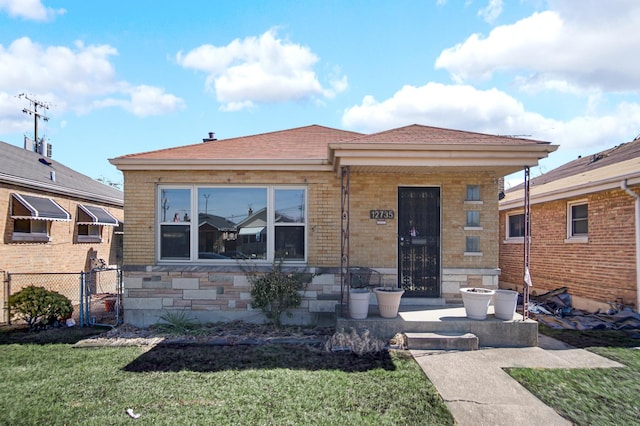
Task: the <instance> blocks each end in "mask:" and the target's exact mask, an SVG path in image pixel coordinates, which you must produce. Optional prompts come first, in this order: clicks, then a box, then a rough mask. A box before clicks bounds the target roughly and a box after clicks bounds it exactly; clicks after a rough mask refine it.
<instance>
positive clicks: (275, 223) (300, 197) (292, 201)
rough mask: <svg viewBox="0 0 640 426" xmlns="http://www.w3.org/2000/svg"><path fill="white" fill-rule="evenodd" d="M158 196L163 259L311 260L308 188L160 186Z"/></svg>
mask: <svg viewBox="0 0 640 426" xmlns="http://www.w3.org/2000/svg"><path fill="white" fill-rule="evenodd" d="M158 200H159V201H158V202H159V205H158V215H159V217H160V220H159V223H160V225H159V241H160V244H159V247H160V250H159V259H160V260H167V261H171V260H185V261H201V262H224V261H225V260H226V261H229V260H237V259H245V260H257V261H260V260H262V261H272V260H273V259H279V258H284V259H291V260H301V261H302V260H305V248H306V217H307V214H306V208H307V207H306V190H305V189H304V188H289V187H286V188H285V187H271V186H266V187H235V186H234V187H229V186H193V187H189V188H187V187H183V188H177V187H160V188H159V197H158ZM192 211H193V214H192ZM196 212H197V213H196ZM192 217H193V219H191V218H192ZM196 218H197V220H196Z"/></svg>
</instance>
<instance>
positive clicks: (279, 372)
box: [0, 332, 453, 425]
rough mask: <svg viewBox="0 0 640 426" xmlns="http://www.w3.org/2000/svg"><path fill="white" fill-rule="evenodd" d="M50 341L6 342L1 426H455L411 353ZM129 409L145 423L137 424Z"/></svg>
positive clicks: (0, 348)
mask: <svg viewBox="0 0 640 426" xmlns="http://www.w3.org/2000/svg"><path fill="white" fill-rule="evenodd" d="M0 334H2V333H1V332H0ZM36 340H37V339H36ZM43 340H45V342H38V341H36V342H31V343H24V340H23V341H22V342H23V343H12V339H10V338H7V336H4V338H3V337H0V377H2V380H1V381H0V412H2V413H3V414H2V417H1V419H0V423H2V424H12V425H29V424H34V425H36V424H38V425H40V424H52V425H53V424H59V425H62V424H100V425H104V424H109V425H117V424H132V422H138V423H139V424H167V425H169V424H170V425H177V424H216V425H224V424H234V425H239V424H247V425H260V424H269V425H272V424H345V425H346V424H358V425H360V424H375V425H381V424H389V425H391V424H394V425H395V424H412V425H413V424H434V425H436V424H437V425H445V424H453V419H452V417H451V415H450V413H449V411H448V410H447V408H446V406H445V405H444V403H443V402H442V399H441V398H440V396H439V395H438V393H437V391H436V390H435V388H434V387H433V385H431V383H430V382H429V381H428V380H427V379H426V377H425V375H424V373H423V372H422V370H421V369H420V367H419V366H418V365H417V364H416V363H415V361H413V359H412V358H411V357H410V355H408V354H407V353H405V352H384V353H382V354H381V355H377V356H363V357H356V356H354V355H351V354H347V353H328V352H323V351H322V350H321V349H319V348H316V347H312V346H305V345H261V346H222V347H216V346H189V345H183V346H175V345H173V346H156V347H155V348H153V349H151V350H148V351H147V350H146V349H145V348H140V347H120V348H92V349H88V348H84V349H80V348H73V347H72V346H71V345H70V344H69V343H64V344H56V343H48V342H46V339H43ZM13 341H15V339H13ZM43 343H44V344H43ZM128 408H131V409H133V412H134V413H135V414H140V416H141V417H140V418H139V419H138V420H133V419H132V418H130V417H129V416H128V414H127V413H126V410H127V409H128Z"/></svg>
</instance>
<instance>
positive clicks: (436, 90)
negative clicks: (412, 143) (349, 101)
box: [342, 82, 640, 152]
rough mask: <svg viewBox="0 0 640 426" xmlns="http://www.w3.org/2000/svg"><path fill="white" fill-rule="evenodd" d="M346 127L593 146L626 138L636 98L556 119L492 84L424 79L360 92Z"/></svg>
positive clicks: (637, 107)
mask: <svg viewBox="0 0 640 426" xmlns="http://www.w3.org/2000/svg"><path fill="white" fill-rule="evenodd" d="M342 121H343V124H344V126H345V127H347V128H352V129H355V130H358V131H362V132H376V131H381V130H385V129H390V128H395V127H401V126H405V125H409V124H414V123H417V124H424V125H428V126H436V127H445V128H452V129H462V130H468V131H475V132H481V133H489V134H501V135H514V136H516V135H517V136H523V137H530V138H533V139H538V140H547V141H550V142H552V143H554V144H560V145H561V147H562V148H563V149H578V148H579V149H586V150H589V151H594V152H595V151H598V150H601V149H605V148H609V147H611V146H614V145H618V144H620V143H622V142H626V141H629V140H630V139H631V138H633V136H635V135H636V134H637V133H638V129H640V104H637V103H621V104H620V105H618V107H617V108H616V109H615V111H612V112H611V113H609V114H604V115H603V114H600V115H595V114H593V115H592V114H585V115H583V116H577V117H574V118H572V119H570V120H566V121H562V120H557V119H553V118H549V117H544V116H543V115H541V114H538V113H536V112H531V111H527V110H526V109H525V108H524V106H523V104H522V103H521V102H519V101H518V100H516V99H515V98H513V97H512V96H510V95H509V94H507V93H505V92H503V91H500V90H498V89H489V90H479V89H476V88H474V87H472V86H468V85H444V84H440V83H433V82H431V83H428V84H426V85H424V86H421V87H414V86H404V87H403V88H402V89H400V90H399V91H398V92H396V93H395V94H394V95H393V96H392V97H391V98H389V99H386V100H384V101H380V102H379V101H376V100H375V99H374V98H373V97H372V96H366V97H365V98H364V99H363V100H362V103H361V104H360V105H355V106H353V107H351V108H348V109H347V110H346V111H345V112H344V114H343V118H342Z"/></svg>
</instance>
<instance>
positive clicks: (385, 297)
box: [373, 287, 404, 318]
mask: <svg viewBox="0 0 640 426" xmlns="http://www.w3.org/2000/svg"><path fill="white" fill-rule="evenodd" d="M373 292H374V293H375V294H376V299H377V300H378V308H379V309H380V316H381V317H382V318H395V317H397V316H398V309H399V308H400V298H401V297H402V295H403V294H404V290H402V289H399V288H393V289H388V288H384V287H376V288H374V289H373Z"/></svg>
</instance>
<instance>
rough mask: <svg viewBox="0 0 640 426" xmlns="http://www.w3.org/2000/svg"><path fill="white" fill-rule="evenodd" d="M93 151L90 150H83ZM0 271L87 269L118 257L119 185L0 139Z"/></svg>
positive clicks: (120, 194)
mask: <svg viewBox="0 0 640 426" xmlns="http://www.w3.org/2000/svg"><path fill="white" fill-rule="evenodd" d="M87 155H91V154H87ZM0 211H1V212H2V214H3V215H4V217H3V218H2V220H1V221H0V235H2V242H1V243H0V271H2V272H4V273H7V272H8V273H42V272H81V271H88V270H89V269H90V268H91V266H92V263H91V258H97V259H104V260H105V262H107V263H109V264H113V265H115V264H117V263H119V260H118V257H119V256H121V255H120V254H119V252H121V249H120V248H119V245H120V244H121V236H120V235H116V228H117V227H118V225H120V222H121V221H122V219H123V214H124V209H123V193H122V191H120V190H118V189H115V188H112V187H110V186H107V185H104V184H102V183H100V182H98V181H95V180H93V179H91V178H90V177H88V176H85V175H83V174H80V173H78V172H76V171H74V170H72V169H70V168H68V167H66V166H64V165H63V164H60V163H59V162H57V161H55V160H53V159H51V158H49V157H47V156H46V155H42V154H39V153H37V152H34V151H31V150H27V149H22V148H19V147H16V146H13V145H10V144H7V143H4V142H0Z"/></svg>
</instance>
